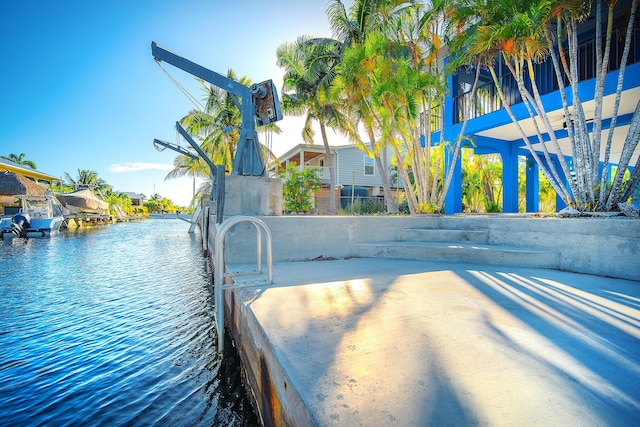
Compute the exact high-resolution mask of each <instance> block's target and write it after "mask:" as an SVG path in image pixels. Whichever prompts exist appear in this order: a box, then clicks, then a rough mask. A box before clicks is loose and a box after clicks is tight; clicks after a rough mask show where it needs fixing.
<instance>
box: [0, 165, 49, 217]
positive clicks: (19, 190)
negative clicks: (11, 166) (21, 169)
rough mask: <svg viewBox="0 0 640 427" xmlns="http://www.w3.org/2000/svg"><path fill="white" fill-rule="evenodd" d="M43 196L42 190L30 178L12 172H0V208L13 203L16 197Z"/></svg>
mask: <svg viewBox="0 0 640 427" xmlns="http://www.w3.org/2000/svg"><path fill="white" fill-rule="evenodd" d="M20 194H27V195H40V196H42V195H44V188H43V187H42V186H41V185H40V184H38V183H36V182H35V181H34V180H32V179H31V178H27V177H26V176H23V175H20V174H16V173H14V172H8V171H7V172H0V208H1V207H2V206H10V205H13V204H14V202H15V197H14V196H16V195H20Z"/></svg>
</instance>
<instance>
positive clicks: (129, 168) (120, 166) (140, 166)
mask: <svg viewBox="0 0 640 427" xmlns="http://www.w3.org/2000/svg"><path fill="white" fill-rule="evenodd" d="M173 168H174V166H173V165H169V164H166V163H144V162H134V163H114V164H112V165H111V166H109V168H108V170H109V172H113V173H127V172H140V171H144V170H150V169H152V170H163V171H172V170H173Z"/></svg>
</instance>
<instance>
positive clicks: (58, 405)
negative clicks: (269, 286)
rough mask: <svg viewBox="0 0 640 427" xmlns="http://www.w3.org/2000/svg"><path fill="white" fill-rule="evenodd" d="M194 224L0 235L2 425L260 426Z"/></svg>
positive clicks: (132, 224)
mask: <svg viewBox="0 0 640 427" xmlns="http://www.w3.org/2000/svg"><path fill="white" fill-rule="evenodd" d="M188 227H189V224H188V223H186V222H183V221H179V220H167V219H163V220H148V221H134V222H130V223H121V224H114V225H110V226H103V227H94V228H89V229H78V230H75V231H64V232H62V233H61V234H60V235H58V236H55V237H52V238H51V239H30V240H27V241H25V240H22V239H16V240H14V241H13V242H8V241H0V274H1V280H0V425H1V426H30V425H56V426H59V425H83V426H90V425H105V426H119V425H136V426H137V425H140V426H146V425H171V426H174V425H175V426H195V425H225V426H226V425H255V424H256V418H255V415H253V413H252V412H251V409H250V405H249V404H248V403H247V400H246V397H245V396H244V391H243V389H242V386H241V384H240V382H239V374H238V370H239V369H238V365H237V358H235V357H233V356H234V355H231V356H230V357H227V355H225V358H224V359H223V360H222V361H221V360H220V359H219V358H218V357H217V356H216V351H215V341H216V338H215V330H214V320H213V312H214V310H213V306H212V303H211V298H210V294H209V287H210V286H211V275H210V273H209V271H208V269H207V261H206V258H205V256H204V255H203V251H202V246H201V242H200V239H199V237H198V236H197V235H194V234H189V233H187V230H188ZM196 234H197V233H196ZM229 347H231V346H229Z"/></svg>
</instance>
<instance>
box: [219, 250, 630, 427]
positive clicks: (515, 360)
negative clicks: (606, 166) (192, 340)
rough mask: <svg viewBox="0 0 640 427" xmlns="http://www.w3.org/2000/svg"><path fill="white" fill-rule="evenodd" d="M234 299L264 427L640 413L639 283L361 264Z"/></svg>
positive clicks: (283, 281)
mask: <svg viewBox="0 0 640 427" xmlns="http://www.w3.org/2000/svg"><path fill="white" fill-rule="evenodd" d="M274 281H275V284H274V285H273V286H272V287H269V288H245V289H240V290H237V291H230V292H228V294H227V305H228V309H229V311H228V313H230V314H231V319H232V320H231V321H230V322H228V323H229V324H230V326H231V332H232V334H233V335H234V340H235V343H236V346H237V347H238V350H239V353H240V355H241V357H242V359H243V364H244V366H245V370H246V377H247V380H248V382H249V385H250V386H251V388H252V390H253V392H254V398H255V400H256V404H257V406H258V408H259V411H260V413H261V416H262V419H263V420H264V423H265V425H299V426H302V425H318V426H332V425H342V426H383V425H384V426H390V425H397V426H443V425H455V426H460V425H490V426H503V425H504V426H524V425H543V426H588V425H597V426H603V425H615V426H624V425H629V426H631V425H636V426H637V425H638V422H639V421H638V420H640V282H638V281H629V280H621V279H610V278H605V277H598V276H592V275H585V274H572V273H565V272H559V271H553V270H542V269H531V268H516V267H496V266H486V265H471V264H446V263H434V262H428V261H411V260H385V259H374V258H352V259H342V260H327V261H306V262H281V263H276V264H275V265H274Z"/></svg>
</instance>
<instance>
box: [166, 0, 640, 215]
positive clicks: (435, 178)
mask: <svg viewBox="0 0 640 427" xmlns="http://www.w3.org/2000/svg"><path fill="white" fill-rule="evenodd" d="M637 1H638V0H631V2H630V3H631V10H626V11H623V15H624V14H625V13H626V17H624V21H625V22H626V23H627V26H626V32H623V35H624V37H625V40H624V52H623V55H622V59H621V62H620V64H609V63H608V58H609V57H610V54H609V52H610V49H611V44H612V41H611V39H612V30H611V28H612V24H613V22H614V21H616V20H617V21H618V22H619V21H620V16H616V14H614V8H615V6H616V4H617V3H618V2H617V1H616V0H606V1H604V2H603V1H598V0H596V1H595V2H594V3H593V4H592V2H591V1H586V2H585V1H583V0H569V1H567V0H524V1H523V0H425V1H417V0H354V1H353V2H350V3H351V5H350V6H349V7H346V6H345V4H344V2H343V1H342V0H329V1H328V3H327V19H328V21H329V24H330V26H331V29H332V33H333V36H332V37H331V38H319V37H311V36H309V35H301V36H299V37H298V39H297V40H295V41H293V42H285V43H283V44H281V45H280V46H279V47H278V49H277V52H276V56H277V64H278V65H279V66H280V67H282V68H283V69H284V72H285V74H284V81H283V88H282V96H281V99H282V108H283V111H284V112H285V114H290V115H304V116H305V119H306V120H305V125H304V128H303V131H302V137H303V140H304V141H306V142H313V141H314V137H315V135H314V125H317V126H318V127H319V129H320V134H321V138H322V141H323V144H324V147H325V151H326V156H327V159H331V153H330V149H329V147H330V145H329V141H328V137H327V128H331V129H333V130H335V131H337V132H339V133H341V134H343V135H345V136H347V137H348V138H349V139H350V141H352V142H353V143H354V144H355V145H357V146H358V147H359V148H361V149H362V150H363V151H364V152H366V153H367V154H368V155H369V156H371V157H372V158H373V159H374V161H375V162H376V165H377V170H378V171H379V173H380V175H381V185H382V187H383V188H384V196H385V202H386V206H387V211H388V212H389V213H394V212H397V211H398V207H397V205H396V201H395V200H394V198H393V196H392V191H391V185H390V179H391V177H390V176H389V175H390V174H389V171H387V169H386V168H385V166H384V165H386V164H388V161H390V162H391V163H392V164H393V168H394V170H395V171H397V174H398V176H400V178H401V179H402V182H403V186H404V189H405V195H406V203H407V205H408V208H409V212H410V213H420V212H434V211H442V210H443V205H444V200H445V195H446V193H447V191H448V188H449V186H450V183H451V180H452V176H453V174H454V170H455V169H454V167H455V165H456V162H457V161H458V158H460V157H461V156H460V150H461V147H462V146H463V145H472V144H473V141H470V140H469V138H468V137H466V136H465V133H464V132H465V126H466V120H467V118H468V117H469V116H470V114H465V113H464V112H463V114H462V117H463V120H464V121H463V123H462V126H461V128H460V130H459V134H458V135H453V136H452V135H450V134H447V133H446V132H444V128H443V126H444V118H443V110H444V107H445V105H444V103H445V95H446V93H447V91H448V90H450V89H448V84H447V82H448V81H449V77H450V76H451V75H452V74H453V73H455V72H457V71H458V70H459V69H460V67H466V68H468V69H471V70H475V81H474V83H473V85H472V89H471V99H474V97H475V90H476V87H477V83H478V78H479V75H480V71H481V70H484V71H485V72H486V71H487V70H488V72H489V73H490V74H491V76H492V78H493V80H494V83H495V85H496V87H497V89H498V93H499V95H500V97H501V98H502V101H503V102H502V104H503V105H504V108H505V109H506V110H507V112H508V113H509V114H510V116H511V118H512V120H513V122H514V124H516V125H518V119H517V118H516V116H515V115H514V113H513V112H512V111H511V108H510V106H509V104H508V102H507V101H506V100H505V97H504V94H503V92H502V90H501V87H500V83H501V82H500V80H499V79H498V76H497V75H496V70H495V66H496V60H497V59H498V58H500V59H501V61H502V63H506V65H507V66H508V68H509V70H510V71H511V73H512V74H513V76H514V78H515V80H516V82H517V88H518V91H519V92H520V95H521V99H522V100H524V104H525V105H526V108H527V111H529V113H530V116H531V117H532V118H534V117H535V120H534V122H535V123H536V124H537V125H538V126H537V138H538V146H539V147H541V152H540V153H539V152H536V151H534V148H533V146H532V142H531V138H530V136H528V135H526V134H525V133H524V131H522V130H521V129H520V130H521V135H522V139H523V141H524V143H525V145H526V147H527V148H528V149H529V150H530V152H531V155H532V157H533V158H534V159H535V160H536V162H538V163H539V165H540V170H541V172H542V173H543V175H544V176H545V177H546V178H547V180H548V181H549V182H550V184H551V185H552V187H553V189H554V190H555V192H556V193H557V194H558V196H559V197H560V198H561V199H562V200H563V201H564V202H565V203H566V204H567V205H570V206H572V207H575V208H577V209H579V210H581V211H583V210H612V209H616V207H617V205H618V204H619V203H622V202H624V201H626V200H628V199H629V197H630V196H631V193H632V192H633V190H634V189H635V188H636V187H637V186H638V183H639V182H640V164H637V162H636V164H635V166H634V165H633V164H631V159H632V158H633V156H634V152H635V150H636V147H637V145H638V140H639V139H640V103H639V104H638V107H637V108H636V111H635V114H634V115H633V119H632V121H631V126H630V128H629V131H628V135H627V137H626V141H625V143H624V148H623V151H622V155H621V157H620V161H619V165H618V167H617V169H616V172H615V174H614V176H610V175H609V171H610V170H611V168H608V167H607V166H608V163H609V160H610V153H611V144H612V138H613V134H614V131H615V123H616V122H615V120H616V117H617V111H618V107H619V104H620V96H621V93H622V79H623V78H624V70H625V65H626V61H627V57H628V52H629V47H630V45H631V33H632V29H633V28H635V27H634V19H635V17H636V15H637ZM592 6H593V7H595V8H596V11H597V13H596V14H595V19H596V26H597V28H600V27H602V28H606V31H605V32H604V35H602V34H600V33H598V34H597V39H596V43H597V45H598V46H597V48H596V55H595V56H596V57H595V58H594V61H595V62H596V68H597V70H598V71H597V74H596V89H595V101H596V102H595V105H596V111H595V117H594V118H593V119H589V121H590V123H589V124H587V119H586V118H585V113H584V109H583V106H582V101H581V100H580V96H579V93H578V89H577V87H578V84H577V83H578V80H579V72H578V68H579V64H580V62H579V59H578V26H579V24H580V22H582V21H584V20H585V19H587V18H588V17H589V16H593V15H592V14H591V11H592ZM602 10H604V13H601V12H602ZM603 17H604V21H605V22H603ZM547 60H550V61H552V62H553V66H554V70H555V74H556V78H557V82H558V85H559V87H560V88H561V90H560V93H561V96H562V98H563V108H564V110H565V116H566V117H571V118H572V120H570V121H567V127H568V135H569V138H570V141H571V149H570V152H563V151H562V149H561V147H560V144H559V143H558V140H557V137H556V134H555V132H554V131H553V129H552V128H551V125H550V122H549V119H548V117H547V114H546V112H545V110H544V105H543V103H542V101H541V96H540V93H539V91H538V88H537V86H536V80H535V77H536V76H535V71H534V70H535V65H536V63H539V62H542V61H547ZM613 65H615V66H616V67H618V68H619V70H620V71H619V74H618V76H619V81H618V90H617V97H616V102H615V107H614V108H615V110H614V113H613V117H611V116H609V117H608V119H607V120H611V122H612V123H611V126H610V129H611V130H610V131H609V132H607V133H604V132H603V127H602V123H603V120H602V117H603V112H602V104H603V103H602V98H603V95H604V84H603V82H604V77H605V75H606V74H607V72H608V71H609V70H610V69H611V68H613ZM229 76H230V77H232V76H233V73H232V72H231V71H230V73H229ZM242 81H243V82H244V83H247V82H246V81H245V80H242ZM203 87H204V88H205V93H206V96H205V98H206V106H205V107H204V109H203V110H201V111H195V110H194V111H192V112H190V114H189V115H187V116H186V117H185V118H184V119H183V120H182V123H183V125H184V126H185V128H186V129H187V130H188V131H189V132H190V133H191V134H192V135H194V136H197V137H199V138H200V140H201V141H202V145H203V149H205V148H206V149H205V152H207V153H211V155H212V158H213V159H214V161H216V160H217V163H218V164H227V165H230V162H231V160H232V157H233V151H234V149H235V145H236V143H237V139H238V134H237V128H238V126H239V123H240V118H239V113H238V109H237V108H236V106H235V105H234V103H233V99H232V98H231V97H230V96H229V95H228V94H226V93H224V91H220V90H218V89H216V88H213V87H210V86H208V85H207V84H205V83H203ZM567 94H569V97H568V96H567ZM568 98H571V100H572V101H571V102H569V101H568V100H567V99H568ZM469 104H471V103H469ZM466 108H471V105H469V106H467V107H466ZM449 114H450V113H449ZM436 130H441V132H439V133H437V132H436V133H434V131H436ZM605 134H606V136H604V135H605ZM431 135H440V136H439V138H440V139H439V140H437V141H432V140H431ZM445 136H446V137H447V138H449V139H450V140H445ZM435 146H438V149H434V147H435ZM442 147H444V149H442ZM601 152H604V153H605V154H604V167H603V165H602V162H601V161H600V153H601ZM552 155H553V156H557V159H558V160H557V161H554V160H552ZM385 156H391V159H386V158H385ZM554 159H555V158H554ZM175 165H176V170H175V171H174V172H172V173H171V174H170V175H173V176H178V175H181V174H185V173H192V174H200V175H204V176H209V173H208V171H207V172H206V173H203V171H206V165H204V164H201V163H200V162H199V161H197V160H192V159H189V158H188V157H183V156H178V157H177V158H176V163H175ZM327 165H328V166H329V176H330V195H331V200H330V206H329V212H330V213H335V211H336V201H335V171H334V170H333V162H331V161H328V162H327ZM228 169H230V167H229V168H228Z"/></svg>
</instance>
